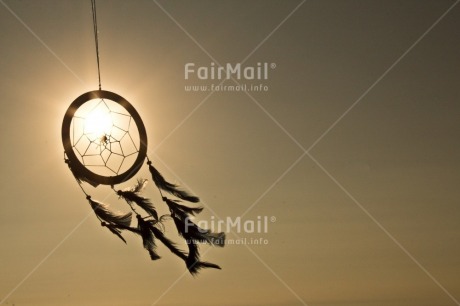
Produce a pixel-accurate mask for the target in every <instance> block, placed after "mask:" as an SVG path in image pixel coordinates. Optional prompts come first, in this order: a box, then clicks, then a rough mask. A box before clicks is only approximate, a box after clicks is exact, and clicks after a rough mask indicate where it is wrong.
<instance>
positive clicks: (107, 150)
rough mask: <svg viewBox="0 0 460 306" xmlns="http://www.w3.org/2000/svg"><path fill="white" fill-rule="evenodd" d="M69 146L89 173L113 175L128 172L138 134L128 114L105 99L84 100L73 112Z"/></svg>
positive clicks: (134, 153)
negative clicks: (70, 145)
mask: <svg viewBox="0 0 460 306" xmlns="http://www.w3.org/2000/svg"><path fill="white" fill-rule="evenodd" d="M70 128H71V144H72V148H73V150H74V152H75V155H77V157H78V158H79V160H80V162H81V163H82V164H83V165H84V166H85V167H86V168H87V169H88V170H90V171H92V172H93V173H96V174H99V175H103V176H115V175H118V174H121V173H123V172H125V171H126V170H127V169H129V168H130V167H131V166H132V165H133V163H134V161H135V160H136V158H137V155H138V154H139V147H140V138H139V132H138V129H137V126H136V123H135V122H134V119H133V118H132V117H131V115H130V114H129V113H128V112H127V111H126V109H125V108H123V107H122V106H121V105H119V104H118V103H116V102H113V101H111V100H107V99H94V100H90V101H87V102H86V103H84V104H83V105H82V106H80V107H79V108H78V110H77V111H76V112H75V114H74V117H73V119H72V123H71V127H70Z"/></svg>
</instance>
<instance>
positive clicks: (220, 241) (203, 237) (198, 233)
mask: <svg viewBox="0 0 460 306" xmlns="http://www.w3.org/2000/svg"><path fill="white" fill-rule="evenodd" d="M173 220H174V223H175V224H176V228H177V231H178V233H179V235H181V236H182V237H184V238H185V239H190V240H193V241H196V242H205V243H209V244H211V245H214V246H218V247H224V246H225V233H224V232H221V233H213V232H211V231H210V230H208V229H202V228H201V227H199V226H198V225H196V224H195V223H193V222H192V221H191V220H190V218H189V217H188V216H185V215H184V214H182V215H179V216H178V215H177V214H176V213H175V214H174V215H173Z"/></svg>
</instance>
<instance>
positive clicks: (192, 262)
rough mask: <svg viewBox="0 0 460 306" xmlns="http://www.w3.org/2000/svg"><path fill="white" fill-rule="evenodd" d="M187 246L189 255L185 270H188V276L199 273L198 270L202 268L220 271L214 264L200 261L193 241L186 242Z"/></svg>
mask: <svg viewBox="0 0 460 306" xmlns="http://www.w3.org/2000/svg"><path fill="white" fill-rule="evenodd" d="M187 246H188V249H189V253H188V257H187V260H186V261H185V264H186V265H187V269H188V270H189V272H190V274H192V275H193V276H195V275H196V274H197V273H198V272H199V270H200V269H203V268H213V269H219V270H221V269H222V268H221V267H220V266H218V265H216V264H213V263H210V262H206V261H200V252H199V250H198V246H197V245H196V243H195V242H194V241H192V240H187Z"/></svg>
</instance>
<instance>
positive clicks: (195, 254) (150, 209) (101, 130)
mask: <svg viewBox="0 0 460 306" xmlns="http://www.w3.org/2000/svg"><path fill="white" fill-rule="evenodd" d="M91 4H92V12H93V25H94V37H95V43H96V57H97V68H98V77H99V90H94V91H90V92H87V93H84V94H82V95H81V96H79V97H78V98H77V99H75V100H74V101H73V102H72V104H70V106H69V108H68V109H67V112H66V113H65V116H64V120H63V123H62V142H63V145H64V160H65V162H66V164H67V165H68V167H69V169H70V170H71V172H72V173H73V175H74V176H75V179H76V181H77V182H78V184H79V186H80V188H81V190H82V191H83V193H84V194H85V195H86V199H87V200H88V202H89V204H90V206H91V208H92V209H93V210H94V212H95V214H96V217H97V218H98V219H99V220H100V221H101V225H102V226H103V227H105V228H107V229H108V230H109V231H110V232H112V233H113V234H114V235H116V236H117V237H118V238H120V239H121V240H122V241H123V242H125V243H126V240H125V238H124V237H123V236H122V233H123V232H124V231H129V232H132V233H135V234H137V235H139V236H140V237H141V238H142V244H143V247H144V248H145V249H146V250H147V251H148V253H149V254H150V258H151V259H152V260H157V259H159V258H160V256H159V254H158V252H157V248H156V246H157V244H156V243H157V240H159V241H160V242H161V243H162V244H164V245H165V246H166V247H167V248H168V249H169V250H170V251H171V252H172V253H174V254H175V255H177V256H178V257H179V258H181V259H182V260H183V261H184V262H185V264H186V267H187V269H188V270H189V271H190V273H192V274H196V273H197V272H198V271H199V270H200V269H201V268H216V269H220V267H219V266H218V265H216V264H213V263H209V262H204V261H201V260H200V253H199V248H198V244H200V243H208V244H210V245H214V246H220V247H223V246H224V242H225V234H224V233H213V232H211V231H209V230H207V229H202V228H200V227H198V226H197V225H196V224H195V223H194V222H193V221H192V220H191V219H190V216H191V215H192V216H194V215H196V214H198V213H200V212H201V211H202V210H203V207H201V206H196V203H198V202H199V198H198V197H196V196H194V195H191V194H190V193H188V192H186V191H185V190H183V189H181V188H180V187H179V186H177V185H175V184H172V183H169V182H168V181H166V180H165V178H164V177H163V175H161V173H160V172H159V171H158V170H157V169H156V168H155V167H154V166H153V164H152V162H151V161H150V160H149V158H148V157H147V133H146V131H145V127H144V124H143V122H142V119H141V117H140V116H139V114H138V112H137V111H136V109H135V108H134V107H133V106H132V105H131V104H130V103H129V102H128V101H127V100H125V99H124V98H123V97H121V96H119V95H117V94H115V93H113V92H110V91H105V90H102V89H101V75H100V65H99V47H98V33H97V19H96V4H95V0H91ZM145 161H146V164H147V165H148V168H149V171H150V173H151V175H152V180H153V182H154V183H155V185H156V187H158V190H159V192H160V195H161V198H162V200H163V202H164V203H165V204H166V205H167V207H168V208H169V211H170V214H168V215H162V216H159V215H158V213H157V210H156V209H155V206H154V205H153V203H152V202H151V201H150V200H149V199H147V198H145V197H144V196H142V190H143V189H144V188H145V186H146V184H147V180H146V179H138V180H137V182H136V183H135V184H134V186H132V187H129V188H125V189H118V188H117V186H118V184H121V183H124V182H126V181H127V180H129V179H131V178H133V176H134V175H135V174H136V173H137V172H138V171H139V169H140V168H141V167H142V165H143V163H144V162H145ZM84 183H86V184H89V185H91V186H92V187H94V188H96V187H97V186H99V185H108V186H110V187H111V188H112V189H113V191H114V192H115V193H116V194H117V196H118V197H119V199H120V200H123V201H124V202H126V203H127V204H128V206H129V208H130V210H131V211H130V212H128V213H120V212H114V211H112V210H110V208H109V206H108V205H106V204H104V203H102V202H100V201H97V200H96V199H94V198H92V197H91V195H90V194H89V193H88V192H86V190H85V188H84V187H83V186H84ZM165 193H167V194H169V196H165ZM185 202H189V203H193V204H190V205H189V204H185ZM133 215H134V216H135V217H136V221H137V226H132V225H131V223H132V219H133ZM168 220H172V222H173V223H174V224H175V227H176V228H177V232H178V234H179V236H180V237H182V238H183V239H185V242H186V245H187V248H188V251H184V250H182V249H181V248H180V247H179V246H178V245H177V244H176V243H175V242H173V241H172V240H170V239H169V238H167V237H166V236H165V233H164V226H163V223H164V222H167V221H168Z"/></svg>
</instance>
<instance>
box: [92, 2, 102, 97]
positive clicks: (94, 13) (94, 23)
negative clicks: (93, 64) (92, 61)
mask: <svg viewBox="0 0 460 306" xmlns="http://www.w3.org/2000/svg"><path fill="white" fill-rule="evenodd" d="M91 9H92V11H93V28H94V42H95V44H96V59H97V75H98V77H99V90H101V68H100V65H99V37H98V35H97V16H96V0H91Z"/></svg>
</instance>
